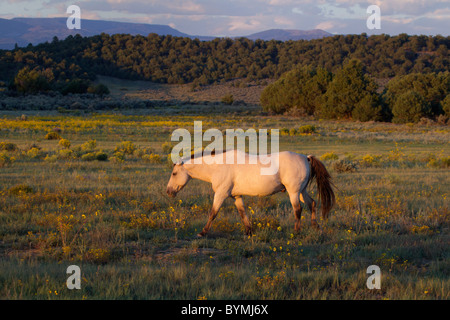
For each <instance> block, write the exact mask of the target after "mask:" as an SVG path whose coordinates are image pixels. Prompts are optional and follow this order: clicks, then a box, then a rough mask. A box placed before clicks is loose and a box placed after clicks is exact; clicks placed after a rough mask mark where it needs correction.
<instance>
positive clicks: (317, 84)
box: [261, 59, 450, 123]
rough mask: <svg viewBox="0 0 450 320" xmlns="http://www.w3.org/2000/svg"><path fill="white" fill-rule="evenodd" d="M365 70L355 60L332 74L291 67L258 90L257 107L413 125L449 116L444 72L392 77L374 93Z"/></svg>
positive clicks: (449, 76)
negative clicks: (258, 105) (260, 90)
mask: <svg viewBox="0 0 450 320" xmlns="http://www.w3.org/2000/svg"><path fill="white" fill-rule="evenodd" d="M366 69H367V68H366V67H365V66H364V64H363V63H362V62H361V61H359V60H357V59H352V60H350V61H349V62H348V63H346V64H345V65H344V66H343V67H342V68H339V69H338V70H337V71H336V72H335V73H331V72H329V71H327V70H326V69H324V68H322V67H317V68H314V67H311V66H305V67H297V68H294V69H293V70H291V71H289V72H287V73H285V74H284V75H282V76H281V77H280V78H279V79H278V80H277V81H276V82H274V83H272V84H270V85H269V86H267V87H266V88H265V89H264V91H263V93H262V94H261V104H262V106H263V108H264V110H266V111H270V112H273V113H286V112H292V111H293V110H295V111H296V113H301V114H305V115H315V116H317V117H319V118H325V119H352V120H358V121H381V120H383V121H393V122H396V123H416V122H419V121H420V120H421V119H422V118H437V117H439V116H441V115H445V116H446V117H450V72H448V71H445V72H438V73H436V72H431V73H410V74H406V75H398V76H396V77H394V78H392V79H391V80H390V81H389V82H388V83H387V84H386V86H385V88H384V89H383V90H379V86H378V84H377V82H376V81H375V79H374V78H373V77H372V76H370V75H369V74H368V73H367V70H366Z"/></svg>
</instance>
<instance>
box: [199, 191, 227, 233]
mask: <svg viewBox="0 0 450 320" xmlns="http://www.w3.org/2000/svg"><path fill="white" fill-rule="evenodd" d="M226 198H228V195H224V194H222V193H220V192H216V193H215V194H214V202H213V205H212V208H211V211H210V212H209V218H208V222H207V223H206V225H205V227H204V228H203V230H202V232H200V233H199V234H198V235H197V236H199V237H203V236H204V235H206V234H207V233H208V231H209V229H210V228H211V224H212V222H213V221H214V219H215V218H216V216H217V213H219V210H220V207H221V206H222V204H223V202H224V201H225V199H226Z"/></svg>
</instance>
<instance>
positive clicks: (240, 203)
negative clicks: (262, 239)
mask: <svg viewBox="0 0 450 320" xmlns="http://www.w3.org/2000/svg"><path fill="white" fill-rule="evenodd" d="M234 199H235V205H236V208H237V209H238V211H239V214H240V216H241V219H242V222H243V223H244V226H245V232H246V233H247V235H251V234H252V225H251V223H250V221H249V220H248V218H247V215H246V214H245V207H244V201H243V200H242V197H241V196H236V197H235V198H234Z"/></svg>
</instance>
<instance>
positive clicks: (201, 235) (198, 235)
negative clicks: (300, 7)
mask: <svg viewBox="0 0 450 320" xmlns="http://www.w3.org/2000/svg"><path fill="white" fill-rule="evenodd" d="M204 236H205V235H204V234H203V233H201V232H200V233H197V239H200V238H203V237H204Z"/></svg>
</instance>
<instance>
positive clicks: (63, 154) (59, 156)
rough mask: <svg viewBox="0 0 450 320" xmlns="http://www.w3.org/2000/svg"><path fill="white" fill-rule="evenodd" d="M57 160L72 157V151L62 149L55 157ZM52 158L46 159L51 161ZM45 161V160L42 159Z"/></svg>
mask: <svg viewBox="0 0 450 320" xmlns="http://www.w3.org/2000/svg"><path fill="white" fill-rule="evenodd" d="M56 157H57V159H59V160H68V159H71V158H72V157H73V151H72V150H69V149H62V150H59V152H58V154H57V155H56ZM51 159H52V158H50V159H48V160H51ZM44 160H45V159H44Z"/></svg>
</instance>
